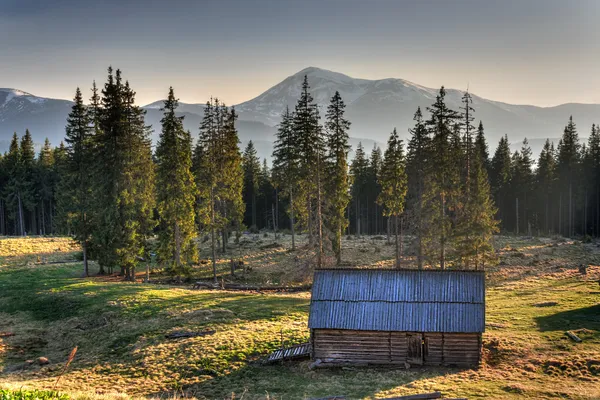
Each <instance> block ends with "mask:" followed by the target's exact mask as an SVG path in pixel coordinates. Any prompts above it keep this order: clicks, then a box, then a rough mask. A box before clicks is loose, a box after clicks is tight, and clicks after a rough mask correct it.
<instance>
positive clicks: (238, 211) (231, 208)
mask: <svg viewBox="0 0 600 400" xmlns="http://www.w3.org/2000/svg"><path fill="white" fill-rule="evenodd" d="M222 110H223V112H222V114H223V126H222V129H223V133H222V134H221V135H220V136H221V137H222V140H223V144H222V146H221V147H222V165H223V169H222V173H221V181H222V184H221V187H222V189H221V191H222V193H223V194H222V195H221V198H222V201H223V210H222V214H223V218H224V221H225V226H224V229H222V231H221V233H222V242H223V252H225V249H226V243H227V240H228V238H229V234H230V231H231V229H235V230H236V231H238V232H239V231H240V227H241V224H242V221H243V219H244V213H245V212H246V205H245V204H244V198H243V190H244V169H243V160H242V154H241V152H240V149H239V144H240V139H239V136H238V132H237V129H236V127H235V123H236V121H237V118H238V116H237V113H236V112H235V108H234V107H231V108H229V109H227V107H225V106H224V105H223V107H222ZM232 272H233V271H232Z"/></svg>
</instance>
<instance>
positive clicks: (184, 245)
mask: <svg viewBox="0 0 600 400" xmlns="http://www.w3.org/2000/svg"><path fill="white" fill-rule="evenodd" d="M178 105H179V101H178V99H176V98H175V93H174V91H173V88H172V87H171V88H170V89H169V95H168V97H167V100H165V102H164V106H163V108H162V110H163V112H164V116H163V118H162V119H161V125H162V130H161V133H160V136H159V139H158V143H157V146H156V164H157V165H156V181H157V209H158V215H159V235H158V237H159V248H158V255H159V259H160V260H161V261H162V262H163V263H164V264H165V265H166V266H167V269H168V271H169V272H170V273H171V274H174V275H180V274H187V273H188V271H189V266H190V265H191V264H192V263H194V262H196V261H197V260H198V250H197V247H196V245H195V243H194V238H195V237H196V224H195V218H194V217H195V213H194V202H195V198H196V185H195V182H194V178H193V176H192V173H191V166H192V139H191V135H190V132H188V131H186V130H185V129H184V128H183V118H184V117H178V116H177V115H176V114H175V112H176V110H177V107H178Z"/></svg>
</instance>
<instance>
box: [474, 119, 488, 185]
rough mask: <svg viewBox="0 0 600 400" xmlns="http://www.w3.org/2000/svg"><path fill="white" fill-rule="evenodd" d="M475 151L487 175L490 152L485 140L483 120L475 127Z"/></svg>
mask: <svg viewBox="0 0 600 400" xmlns="http://www.w3.org/2000/svg"><path fill="white" fill-rule="evenodd" d="M475 152H476V153H477V154H479V156H480V157H481V162H483V166H484V167H485V169H486V171H487V172H488V175H489V173H490V167H491V166H490V154H489V151H488V145H487V142H486V140H485V132H484V129H483V122H481V121H479V126H478V127H477V136H476V137H475Z"/></svg>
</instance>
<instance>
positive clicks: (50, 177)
mask: <svg viewBox="0 0 600 400" xmlns="http://www.w3.org/2000/svg"><path fill="white" fill-rule="evenodd" d="M36 177H37V185H36V186H37V187H36V191H37V192H38V197H39V202H38V221H39V227H38V230H39V233H40V235H46V234H48V233H52V219H53V215H52V214H53V211H52V210H53V208H54V207H53V204H54V198H55V196H56V193H55V188H56V183H57V177H56V176H55V174H54V151H53V149H52V146H51V145H50V141H49V140H48V138H46V140H45V141H44V146H43V147H42V150H41V151H40V154H39V156H38V160H37V172H36Z"/></svg>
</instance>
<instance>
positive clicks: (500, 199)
mask: <svg viewBox="0 0 600 400" xmlns="http://www.w3.org/2000/svg"><path fill="white" fill-rule="evenodd" d="M490 171H491V173H490V182H491V186H492V195H493V196H494V199H495V203H496V204H497V205H498V219H499V220H501V221H503V226H504V228H505V229H506V228H507V225H508V224H507V221H508V218H509V215H510V210H511V209H510V208H509V204H508V202H509V200H510V199H509V195H510V181H511V172H512V170H511V154H510V147H509V144H508V137H507V136H506V135H505V136H503V137H501V138H500V142H499V143H498V147H497V148H496V152H495V153H494V157H493V158H492V162H491V166H490Z"/></svg>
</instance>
